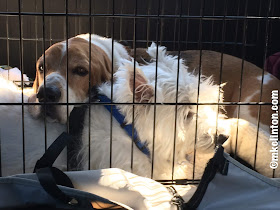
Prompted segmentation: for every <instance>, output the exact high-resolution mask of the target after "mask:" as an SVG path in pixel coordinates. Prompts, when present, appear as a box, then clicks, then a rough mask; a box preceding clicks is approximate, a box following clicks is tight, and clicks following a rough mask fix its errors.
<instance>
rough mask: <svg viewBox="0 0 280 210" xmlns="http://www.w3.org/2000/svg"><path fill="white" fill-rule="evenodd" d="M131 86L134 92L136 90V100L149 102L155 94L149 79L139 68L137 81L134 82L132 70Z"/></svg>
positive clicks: (136, 75)
mask: <svg viewBox="0 0 280 210" xmlns="http://www.w3.org/2000/svg"><path fill="white" fill-rule="evenodd" d="M129 87H130V90H131V92H132V93H133V89H134V88H135V89H134V90H135V101H136V102H140V103H141V102H144V103H147V102H149V101H150V99H151V98H152V97H153V96H154V89H153V87H152V86H151V85H149V84H148V80H147V79H146V77H145V76H144V74H143V73H142V71H141V70H140V69H138V68H136V69H135V83H134V72H133V71H130V78H129Z"/></svg>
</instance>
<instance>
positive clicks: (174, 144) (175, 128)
mask: <svg viewBox="0 0 280 210" xmlns="http://www.w3.org/2000/svg"><path fill="white" fill-rule="evenodd" d="M180 14H182V0H180ZM180 40H181V19H179V28H178V41H179V45H178V65H177V79H176V98H175V103H176V104H175V113H174V114H175V120H174V142H173V154H172V157H173V159H172V176H171V179H172V180H173V179H174V167H175V152H176V141H177V135H176V134H177V111H178V92H179V75H180Z"/></svg>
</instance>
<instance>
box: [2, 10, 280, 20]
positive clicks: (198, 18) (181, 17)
mask: <svg viewBox="0 0 280 210" xmlns="http://www.w3.org/2000/svg"><path fill="white" fill-rule="evenodd" d="M1 15H4V16H18V15H19V13H17V12H0V16H1ZM21 15H22V16H26V15H28V16H34V15H37V16H42V13H36V12H22V13H21ZM45 16H62V17H63V16H65V13H45ZM68 16H89V15H88V14H82V13H68ZM90 16H92V17H105V18H112V17H114V18H116V17H126V18H132V19H134V18H136V19H138V18H154V19H156V18H157V15H142V14H137V15H131V14H114V15H113V14H91V15H90ZM159 17H160V18H161V19H173V18H178V19H196V20H200V19H201V20H222V19H223V18H224V16H220V15H215V16H209V15H204V16H203V17H202V16H198V15H189V16H187V15H182V16H179V15H160V16H159ZM225 18H226V19H227V20H259V19H263V20H265V19H266V18H268V19H269V20H280V17H272V16H271V17H258V16H232V15H229V16H226V17H225Z"/></svg>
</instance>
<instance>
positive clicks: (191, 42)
mask: <svg viewBox="0 0 280 210" xmlns="http://www.w3.org/2000/svg"><path fill="white" fill-rule="evenodd" d="M6 39H7V37H0V40H6ZM8 39H9V40H13V41H19V39H18V38H11V37H10V38H8ZM22 41H43V39H42V38H38V39H32V38H22ZM45 41H51V42H60V41H63V40H62V39H45ZM125 41H127V42H133V40H130V39H127V40H125ZM155 41H156V40H150V41H149V42H148V43H147V40H146V39H145V40H137V43H147V46H148V45H149V44H151V43H152V42H155ZM164 43H166V44H169V43H171V44H174V41H169V40H163V41H161V44H164ZM175 43H176V44H178V41H175ZM181 43H189V44H198V42H197V41H183V40H181ZM201 43H202V44H203V45H204V44H209V45H211V44H216V45H220V44H221V45H222V44H225V45H240V46H243V44H242V42H224V43H223V42H211V41H203V42H201ZM255 46H256V44H246V45H245V47H255Z"/></svg>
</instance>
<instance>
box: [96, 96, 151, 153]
mask: <svg viewBox="0 0 280 210" xmlns="http://www.w3.org/2000/svg"><path fill="white" fill-rule="evenodd" d="M98 98H99V100H100V102H103V103H111V100H110V99H109V98H108V97H107V96H105V95H98ZM104 107H105V108H106V109H107V110H108V111H109V112H110V113H111V107H112V115H113V116H114V118H115V119H116V120H117V121H118V123H119V124H120V125H121V127H122V128H123V129H124V130H125V131H126V133H127V135H129V136H130V137H131V138H132V140H133V142H134V143H135V144H136V146H137V148H138V149H139V150H140V151H141V152H143V153H144V154H145V155H147V156H148V158H150V157H151V155H150V151H149V149H148V147H147V144H146V143H142V142H141V141H140V140H139V138H138V134H137V131H136V129H134V135H132V131H133V126H132V124H126V123H125V121H124V116H123V115H122V114H121V113H120V112H119V110H118V109H117V107H116V106H115V105H104Z"/></svg>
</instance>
